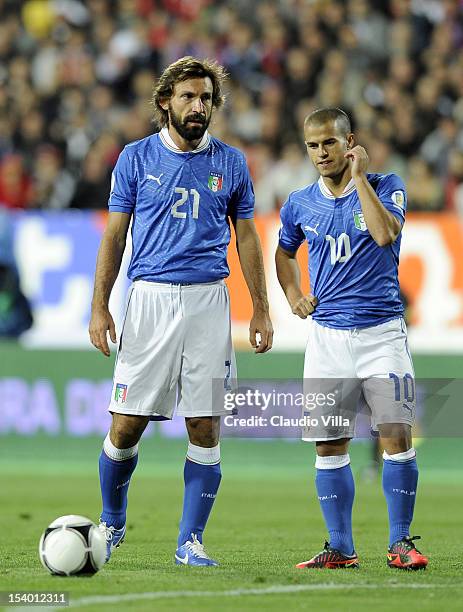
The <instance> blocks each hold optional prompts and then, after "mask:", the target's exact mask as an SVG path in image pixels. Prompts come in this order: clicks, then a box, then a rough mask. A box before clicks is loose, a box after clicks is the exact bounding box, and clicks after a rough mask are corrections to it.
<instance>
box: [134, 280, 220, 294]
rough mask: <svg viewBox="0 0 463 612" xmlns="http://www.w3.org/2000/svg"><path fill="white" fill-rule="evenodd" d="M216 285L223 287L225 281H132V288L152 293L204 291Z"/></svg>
mask: <svg viewBox="0 0 463 612" xmlns="http://www.w3.org/2000/svg"><path fill="white" fill-rule="evenodd" d="M216 285H219V286H223V285H225V281H224V280H223V279H220V280H217V281H212V282H210V283H156V282H154V281H145V280H141V279H139V280H134V281H133V283H132V286H133V287H144V288H146V289H151V290H152V291H157V292H162V291H166V292H171V291H172V289H175V290H176V291H179V290H182V291H194V290H195V289H205V288H207V287H214V286H216Z"/></svg>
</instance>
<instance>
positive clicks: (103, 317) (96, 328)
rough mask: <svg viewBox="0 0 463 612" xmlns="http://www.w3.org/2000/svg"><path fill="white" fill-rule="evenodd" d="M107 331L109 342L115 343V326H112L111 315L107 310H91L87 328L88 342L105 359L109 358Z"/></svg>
mask: <svg viewBox="0 0 463 612" xmlns="http://www.w3.org/2000/svg"><path fill="white" fill-rule="evenodd" d="M108 331H109V337H110V338H111V341H112V342H114V343H115V342H116V326H115V325H114V320H113V318H112V316H111V313H110V312H109V310H108V309H107V308H97V309H95V308H93V309H92V317H91V319H90V324H89V327H88V333H89V336H90V341H91V343H92V344H93V346H94V347H96V348H97V349H98V350H99V351H101V352H102V353H103V355H106V357H109V355H110V354H111V353H110V350H109V346H108V335H107V332H108Z"/></svg>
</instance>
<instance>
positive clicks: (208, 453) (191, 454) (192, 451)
mask: <svg viewBox="0 0 463 612" xmlns="http://www.w3.org/2000/svg"><path fill="white" fill-rule="evenodd" d="M186 458H187V459H189V460H190V461H194V463H201V464H202V465H216V464H217V463H220V442H219V443H218V444H217V446H213V447H212V448H204V447H203V446H196V445H195V444H192V443H191V442H188V451H187V454H186Z"/></svg>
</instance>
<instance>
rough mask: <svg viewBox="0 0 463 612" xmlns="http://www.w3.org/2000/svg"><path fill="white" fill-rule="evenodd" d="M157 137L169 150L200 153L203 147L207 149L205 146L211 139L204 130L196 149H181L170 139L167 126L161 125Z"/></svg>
mask: <svg viewBox="0 0 463 612" xmlns="http://www.w3.org/2000/svg"><path fill="white" fill-rule="evenodd" d="M159 138H160V139H161V142H162V144H163V145H164V146H165V147H166V148H167V149H169V151H174V152H175V153H183V154H186V153H200V152H201V151H204V149H207V147H208V146H209V143H210V141H211V137H210V136H209V132H208V131H207V130H206V131H205V132H204V136H203V137H202V138H201V142H200V143H199V145H198V146H197V147H196V149H193V150H192V151H182V150H181V149H179V148H178V147H177V145H176V144H175V142H174V141H173V140H172V138H171V136H170V134H169V129H168V128H167V127H163V128H162V130H161V131H160V132H159Z"/></svg>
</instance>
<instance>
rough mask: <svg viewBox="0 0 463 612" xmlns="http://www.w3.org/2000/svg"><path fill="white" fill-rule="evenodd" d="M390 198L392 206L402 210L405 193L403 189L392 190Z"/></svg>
mask: <svg viewBox="0 0 463 612" xmlns="http://www.w3.org/2000/svg"><path fill="white" fill-rule="evenodd" d="M391 200H392V201H393V202H394V206H395V207H396V208H398V209H399V210H403V209H404V206H405V194H404V192H403V191H394V193H393V194H392V195H391Z"/></svg>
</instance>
